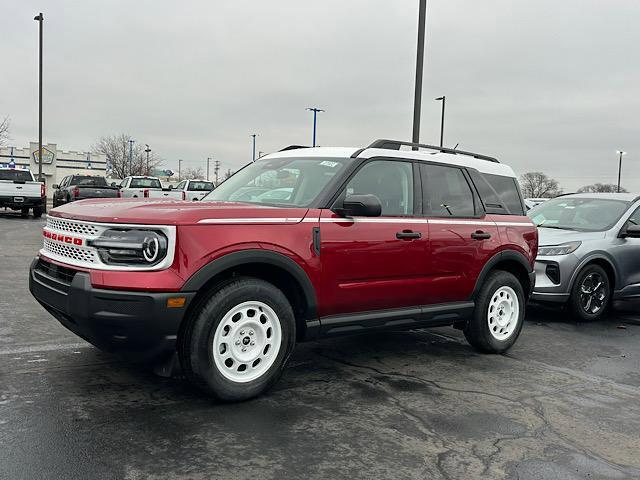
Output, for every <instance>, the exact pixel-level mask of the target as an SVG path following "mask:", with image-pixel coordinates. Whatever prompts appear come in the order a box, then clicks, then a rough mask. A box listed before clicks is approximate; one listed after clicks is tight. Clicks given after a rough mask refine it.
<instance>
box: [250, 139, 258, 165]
mask: <svg viewBox="0 0 640 480" xmlns="http://www.w3.org/2000/svg"><path fill="white" fill-rule="evenodd" d="M257 136H258V134H257V133H252V134H251V137H253V157H252V160H251V161H252V162H255V161H256V137H257Z"/></svg>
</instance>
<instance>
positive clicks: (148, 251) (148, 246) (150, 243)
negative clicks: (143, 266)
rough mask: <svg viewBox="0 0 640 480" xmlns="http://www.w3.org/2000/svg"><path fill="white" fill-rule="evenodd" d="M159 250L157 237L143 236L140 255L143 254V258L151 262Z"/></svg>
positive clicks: (154, 259)
mask: <svg viewBox="0 0 640 480" xmlns="http://www.w3.org/2000/svg"><path fill="white" fill-rule="evenodd" d="M159 252H160V244H159V242H158V237H144V240H143V241H142V255H144V259H145V260H146V261H147V262H149V263H153V262H155V261H156V259H157V258H158V253H159Z"/></svg>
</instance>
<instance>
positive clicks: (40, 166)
mask: <svg viewBox="0 0 640 480" xmlns="http://www.w3.org/2000/svg"><path fill="white" fill-rule="evenodd" d="M33 19H34V20H35V21H36V22H38V23H39V24H40V25H39V27H40V28H39V30H40V49H39V55H38V181H39V182H42V181H43V178H42V24H43V23H44V15H42V12H40V13H39V14H38V15H36V16H35V17H33Z"/></svg>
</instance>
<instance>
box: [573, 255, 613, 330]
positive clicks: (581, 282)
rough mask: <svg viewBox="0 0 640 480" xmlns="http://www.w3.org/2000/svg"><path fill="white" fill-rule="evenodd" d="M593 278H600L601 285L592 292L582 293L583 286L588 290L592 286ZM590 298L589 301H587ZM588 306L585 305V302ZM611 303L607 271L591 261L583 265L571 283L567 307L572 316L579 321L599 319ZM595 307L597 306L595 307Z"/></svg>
mask: <svg viewBox="0 0 640 480" xmlns="http://www.w3.org/2000/svg"><path fill="white" fill-rule="evenodd" d="M594 279H600V280H601V281H602V285H601V286H600V287H598V288H596V291H594V292H593V293H592V294H586V293H583V291H582V288H583V286H584V287H585V289H586V290H587V291H588V290H589V289H590V288H592V287H597V285H592V284H591V283H592V281H593V280H594ZM588 298H591V301H590V302H589V301H588ZM588 302H589V304H588V307H587V303H588ZM610 303H611V281H610V280H609V276H608V275H607V272H606V271H605V270H604V268H602V267H601V266H600V265H596V264H595V263H592V264H590V265H587V266H585V267H584V268H583V269H582V270H580V273H578V276H577V277H576V281H575V282H574V283H573V287H572V288H571V296H570V297H569V308H570V309H571V313H572V314H573V316H574V318H575V319H576V320H578V321H580V322H595V321H596V320H600V319H601V318H602V317H603V315H604V314H605V313H606V311H607V308H608V307H609V304H610ZM596 307H597V308H596Z"/></svg>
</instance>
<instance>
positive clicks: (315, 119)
mask: <svg viewBox="0 0 640 480" xmlns="http://www.w3.org/2000/svg"><path fill="white" fill-rule="evenodd" d="M307 110H309V111H310V112H313V146H314V147H315V146H316V125H317V116H318V112H324V110H322V109H320V108H316V107H309V108H307Z"/></svg>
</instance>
